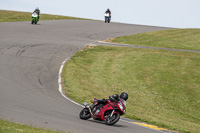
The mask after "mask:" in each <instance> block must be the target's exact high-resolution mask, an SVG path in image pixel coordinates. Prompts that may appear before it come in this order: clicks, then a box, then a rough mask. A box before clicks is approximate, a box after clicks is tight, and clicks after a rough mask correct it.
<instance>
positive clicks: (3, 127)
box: [0, 119, 61, 133]
mask: <svg viewBox="0 0 200 133" xmlns="http://www.w3.org/2000/svg"><path fill="white" fill-rule="evenodd" d="M0 133H61V132H56V131H51V130H47V129H41V128H34V127H31V126H26V125H22V124H17V123H13V122H9V121H6V120H1V119H0Z"/></svg>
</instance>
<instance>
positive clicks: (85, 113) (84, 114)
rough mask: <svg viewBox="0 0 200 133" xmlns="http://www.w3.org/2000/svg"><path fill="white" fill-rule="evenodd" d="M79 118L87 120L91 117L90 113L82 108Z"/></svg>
mask: <svg viewBox="0 0 200 133" xmlns="http://www.w3.org/2000/svg"><path fill="white" fill-rule="evenodd" d="M79 117H80V118H81V119H83V120H87V119H89V118H90V117H91V114H90V111H89V109H88V108H84V109H82V110H81V112H80V114H79Z"/></svg>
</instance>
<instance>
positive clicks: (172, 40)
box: [112, 29, 200, 50]
mask: <svg viewBox="0 0 200 133" xmlns="http://www.w3.org/2000/svg"><path fill="white" fill-rule="evenodd" d="M199 38H200V29H169V30H163V31H155V32H147V33H141V34H136V35H130V36H122V37H116V38H114V39H113V40H112V41H113V42H116V43H124V44H131V45H139V46H149V47H162V48H174V49H186V50H200V45H199V44H200V39H199Z"/></svg>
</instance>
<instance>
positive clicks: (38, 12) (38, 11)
mask: <svg viewBox="0 0 200 133" xmlns="http://www.w3.org/2000/svg"><path fill="white" fill-rule="evenodd" d="M34 12H36V13H37V14H38V21H39V18H40V10H39V8H38V7H37V8H36V9H35V10H34ZM34 12H33V13H34Z"/></svg>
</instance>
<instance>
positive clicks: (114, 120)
mask: <svg viewBox="0 0 200 133" xmlns="http://www.w3.org/2000/svg"><path fill="white" fill-rule="evenodd" d="M119 119H120V114H118V113H115V114H113V116H112V117H110V116H108V117H107V118H106V119H105V123H106V125H113V124H115V123H117V122H118V121H119Z"/></svg>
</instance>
